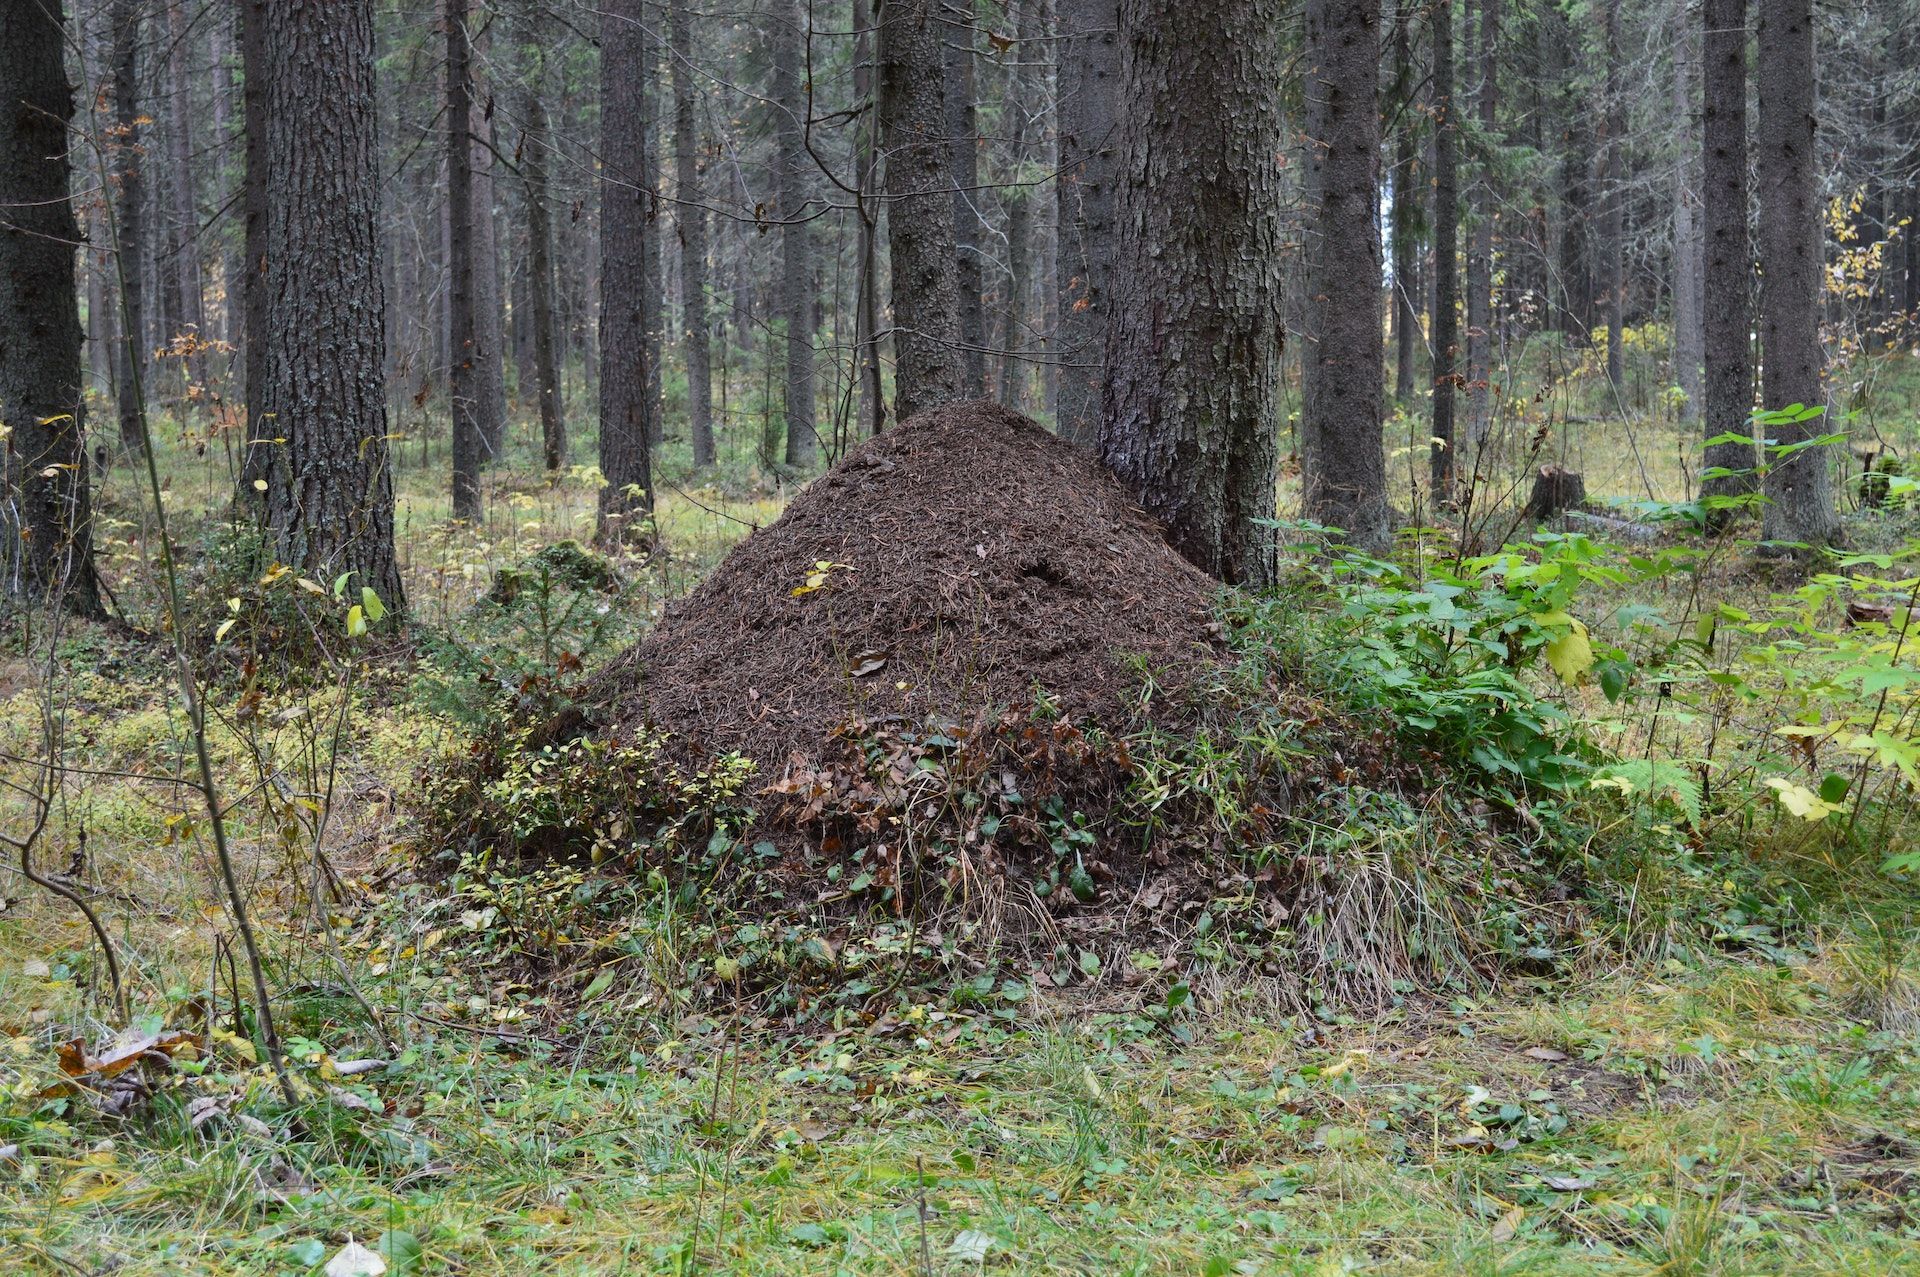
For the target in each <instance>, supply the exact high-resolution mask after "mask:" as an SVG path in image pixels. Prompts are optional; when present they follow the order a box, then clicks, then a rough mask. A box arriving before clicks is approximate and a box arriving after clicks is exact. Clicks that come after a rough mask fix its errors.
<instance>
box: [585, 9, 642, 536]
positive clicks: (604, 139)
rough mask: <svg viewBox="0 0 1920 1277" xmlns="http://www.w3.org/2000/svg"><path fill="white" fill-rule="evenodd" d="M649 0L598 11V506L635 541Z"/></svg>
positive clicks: (610, 527) (607, 532)
mask: <svg viewBox="0 0 1920 1277" xmlns="http://www.w3.org/2000/svg"><path fill="white" fill-rule="evenodd" d="M645 10H646V3H645V0H609V2H608V3H607V5H606V7H605V8H604V9H603V10H602V12H601V17H600V349H601V351H602V355H603V361H604V362H603V365H602V367H601V369H600V473H601V476H602V477H603V479H604V480H605V483H606V486H605V487H603V488H601V489H600V512H599V521H598V526H597V528H596V530H595V539H596V540H597V541H599V542H600V543H601V544H602V545H618V544H622V543H629V544H631V543H638V542H641V541H643V540H644V539H645V537H646V535H647V515H648V513H649V512H650V511H651V510H652V509H653V473H652V467H651V464H650V459H649V457H648V445H649V443H650V441H651V440H652V439H653V437H654V435H655V433H656V431H655V428H654V423H653V412H654V400H653V399H652V397H651V396H650V395H649V394H648V380H649V376H650V373H651V369H649V368H648V366H647V364H648V344H647V318H648V316H647V315H646V314H645V305H644V302H643V297H644V294H645V290H644V289H643V288H636V287H634V286H633V285H634V282H635V281H638V280H640V279H642V278H643V277H644V271H645V263H646V257H647V253H648V249H649V248H650V246H651V245H650V235H649V232H648V229H647V222H648V216H649V212H650V201H649V198H648V189H647V183H648V181H649V180H650V175H651V169H650V166H649V163H648V162H649V160H650V158H651V155H650V148H649V147H648V145H647V131H646V123H647V117H648V109H647V103H646V98H647V77H648V76H649V75H651V74H652V72H653V67H652V66H651V65H649V63H648V61H647V55H648V52H649V50H648V44H649V41H648V39H647V35H646V31H645V28H644V26H643V25H642V24H643V23H644V22H645V19H646V12H645Z"/></svg>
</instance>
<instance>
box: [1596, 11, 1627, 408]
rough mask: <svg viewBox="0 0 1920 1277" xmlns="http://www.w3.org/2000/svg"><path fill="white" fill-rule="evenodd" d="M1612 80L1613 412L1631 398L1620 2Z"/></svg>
mask: <svg viewBox="0 0 1920 1277" xmlns="http://www.w3.org/2000/svg"><path fill="white" fill-rule="evenodd" d="M1606 42H1607V50H1606V57H1607V79H1606V102H1605V104H1604V106H1603V110H1604V111H1605V113H1606V122H1607V161H1606V163H1607V168H1606V176H1605V180H1604V182H1603V186H1604V188H1605V189H1604V190H1603V191H1602V192H1601V198H1602V199H1603V200H1604V201H1605V203H1604V204H1603V205H1602V207H1603V208H1604V210H1605V211H1604V213H1603V214H1602V217H1601V225H1600V241H1601V242H1600V254H1601V269H1603V270H1604V271H1605V272H1606V304H1607V385H1608V388H1609V391H1608V393H1609V394H1610V395H1611V396H1612V402H1611V403H1610V404H1609V407H1610V408H1611V409H1617V410H1620V411H1623V412H1624V410H1625V406H1624V399H1623V396H1624V395H1625V393H1626V381H1625V378H1626V372H1625V368H1626V350H1625V346H1626V340H1625V327H1626V319H1625V317H1626V300H1627V299H1626V291H1627V284H1626V257H1627V251H1626V242H1625V238H1624V234H1623V231H1624V222H1625V215H1626V204H1627V192H1626V184H1625V182H1624V181H1623V180H1622V178H1623V175H1624V166H1623V164H1622V162H1621V157H1622V154H1623V152H1624V150H1625V148H1626V142H1627V139H1626V131H1627V128H1626V118H1625V117H1626V112H1625V109H1624V104H1623V103H1622V101H1621V97H1620V0H1607V17H1606Z"/></svg>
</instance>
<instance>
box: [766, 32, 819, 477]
mask: <svg viewBox="0 0 1920 1277" xmlns="http://www.w3.org/2000/svg"><path fill="white" fill-rule="evenodd" d="M807 21H808V9H807V7H806V5H805V4H804V3H802V2H801V0H781V2H780V6H779V8H778V10H777V11H776V12H775V14H774V16H773V20H772V21H771V22H770V23H769V24H768V34H769V37H770V38H771V39H772V41H773V118H774V130H773V131H774V140H775V142H776V144H777V147H778V154H777V155H776V156H775V157H774V180H775V184H776V185H775V189H776V191H777V194H776V195H775V198H774V203H775V205H776V206H777V207H778V209H779V214H778V215H779V218H780V315H781V318H782V321H783V323H784V326H785V328H786V341H787V390H786V401H785V402H786V423H787V450H786V462H787V464H788V465H790V466H805V465H811V464H812V462H813V459H814V457H815V455H817V452H818V447H817V441H816V438H815V434H814V431H815V429H816V419H815V415H814V402H813V401H814V393H813V226H812V223H811V222H809V221H808V220H807V218H808V215H809V213H810V211H811V210H810V208H809V200H808V198H807V188H808V186H809V185H810V184H809V182H808V181H807V176H808V174H809V172H810V171H811V170H812V167H813V161H812V160H811V159H810V158H809V157H808V155H807V145H806V121H807V115H808V112H809V110H810V109H811V107H810V103H809V101H808V94H807V91H806V90H805V89H803V88H802V87H801V82H800V77H801V66H800V63H801V60H802V57H803V50H802V47H801V46H802V42H803V40H804V39H805V34H806V26H805V24H806V23H807Z"/></svg>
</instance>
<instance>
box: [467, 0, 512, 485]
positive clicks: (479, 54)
mask: <svg viewBox="0 0 1920 1277" xmlns="http://www.w3.org/2000/svg"><path fill="white" fill-rule="evenodd" d="M464 2H465V3H466V4H467V5H468V9H467V22H468V23H469V24H470V25H469V28H468V32H467V35H468V46H467V47H468V62H467V76H468V83H467V103H468V111H469V120H470V123H469V127H468V131H467V137H468V140H469V143H470V145H469V148H468V163H469V164H470V166H471V172H472V178H473V197H472V201H471V203H470V204H469V205H468V212H467V215H468V217H469V219H470V223H469V226H468V230H467V233H468V234H469V235H470V236H471V242H472V258H473V333H474V340H473V345H472V346H471V347H470V348H469V351H470V356H469V357H470V358H471V360H472V363H473V378H472V382H471V386H472V393H473V412H474V419H475V421H476V422H478V424H479V427H480V438H481V441H482V443H483V445H484V448H483V450H482V452H481V464H482V465H492V464H493V463H494V462H496V461H498V460H500V459H501V457H502V454H503V453H504V451H505V448H506V441H507V365H506V354H507V347H506V332H505V324H504V320H505V317H506V308H505V307H504V306H503V305H502V304H501V295H500V237H499V224H498V222H497V221H496V220H495V218H494V215H493V205H494V197H495V190H494V180H493V174H494V158H493V152H494V148H493V108H492V91H491V89H490V87H489V86H488V85H487V84H486V82H485V81H484V80H482V79H481V78H480V76H479V75H478V74H477V73H476V72H475V70H474V68H475V66H476V63H477V64H478V65H480V66H485V65H488V64H490V62H491V60H492V59H491V57H490V52H491V48H490V46H491V44H492V41H491V39H490V37H489V35H488V28H486V27H485V26H481V27H480V28H479V29H478V30H475V29H474V28H473V26H472V25H471V24H473V23H474V22H475V21H476V19H477V18H478V16H479V15H478V14H476V13H475V11H474V9H473V7H472V0H464ZM481 12H482V13H484V10H482V11H481Z"/></svg>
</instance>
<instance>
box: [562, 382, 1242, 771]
mask: <svg viewBox="0 0 1920 1277" xmlns="http://www.w3.org/2000/svg"><path fill="white" fill-rule="evenodd" d="M1217 588H1218V586H1217V584H1216V583H1215V582H1214V581H1213V580H1212V579H1211V578H1209V577H1208V576H1206V574H1204V573H1202V572H1201V571H1199V570H1198V569H1197V568H1195V567H1193V566H1192V565H1190V564H1188V563H1187V562H1186V561H1185V560H1184V559H1182V558H1181V557H1180V556H1179V555H1177V554H1176V553H1174V552H1173V550H1172V549H1171V548H1169V546H1168V545H1167V542H1166V540H1165V539H1164V538H1163V537H1162V536H1161V533H1160V530H1159V528H1158V527H1157V526H1156V525H1155V524H1154V523H1153V521H1152V520H1150V519H1149V518H1147V516H1145V515H1144V514H1142V513H1141V512H1140V511H1139V510H1138V509H1137V508H1136V507H1135V506H1134V505H1133V504H1132V502H1131V501H1130V500H1129V499H1128V497H1127V494H1126V493H1125V492H1124V491H1123V490H1122V489H1121V487H1120V486H1119V484H1117V483H1116V482H1115V481H1114V480H1113V478H1112V476H1111V475H1109V474H1108V473H1107V472H1106V471H1105V470H1104V469H1102V468H1101V467H1100V466H1099V465H1098V464H1097V462H1095V461H1094V460H1093V459H1092V458H1091V457H1090V456H1089V455H1088V454H1087V453H1086V452H1085V451H1083V450H1081V449H1079V448H1076V447H1074V446H1073V445H1071V444H1068V443H1066V442H1064V441H1063V440H1061V439H1059V438H1057V437H1056V436H1054V435H1052V434H1049V433H1048V432H1047V431H1046V430H1044V429H1042V428H1041V427H1040V426H1038V425H1035V424H1034V423H1033V422H1031V421H1029V420H1027V419H1026V418H1025V417H1022V416H1020V415H1018V414H1016V413H1013V412H1010V411H1008V410H1007V409H1005V408H1001V407H999V406H997V405H995V404H992V403H987V402H966V403H957V404H950V405H947V406H946V407H943V408H939V409H935V410H933V411H930V412H926V413H922V414H921V415H920V416H918V417H916V418H914V419H913V420H911V421H908V422H906V423H904V424H903V425H901V426H900V427H899V428H898V429H895V430H891V431H888V432H886V433H885V434H882V435H880V436H879V437H877V438H874V439H871V440H869V441H867V442H866V443H864V444H862V445H861V446H860V447H858V448H856V449H855V450H854V451H853V453H852V454H851V455H850V456H848V457H847V458H846V459H845V460H844V461H842V462H841V463H840V464H839V465H838V466H836V467H834V468H833V470H832V471H830V472H829V473H828V474H826V475H825V476H824V477H822V478H821V479H820V480H818V481H817V482H815V483H814V484H812V485H811V486H810V487H808V488H807V489H806V490H805V491H804V492H802V493H801V494H800V495H799V496H798V497H797V498H795V499H794V501H793V503H792V504H791V505H790V506H789V507H788V508H787V510H786V512H785V513H784V514H783V515H782V516H781V517H780V519H779V521H778V522H776V523H774V524H773V525H772V526H771V527H767V528H763V529H761V530H760V531H758V532H755V533H754V534H753V535H752V536H750V537H749V538H748V539H747V540H746V542H745V543H744V544H742V545H740V546H739V547H738V548H736V549H735V550H734V551H733V553H732V554H730V555H728V556H727V559H726V561H725V562H723V563H722V564H721V565H720V566H719V568H718V569H716V570H715V571H714V573H713V574H712V575H711V576H710V577H708V578H707V580H706V582H705V583H704V584H702V585H701V586H700V588H699V589H697V590H695V591H694V592H693V593H692V594H691V595H690V596H689V597H688V598H686V599H685V600H683V601H682V602H681V603H680V604H678V605H677V606H676V607H674V608H673V609H671V610H670V611H669V612H668V614H667V616H666V617H665V619H664V620H662V621H661V623H660V625H659V627H658V628H657V629H656V630H655V631H654V632H653V633H652V634H651V635H650V636H649V637H648V638H646V639H645V640H644V641H642V642H640V643H639V644H637V645H636V646H635V647H634V648H633V649H632V650H630V651H629V652H628V653H627V654H626V655H624V656H623V657H621V658H620V659H619V660H617V661H615V662H614V663H613V665H612V666H611V667H610V668H609V669H608V670H606V671H605V672H604V673H603V674H602V675H601V676H600V677H599V678H598V679H596V680H595V684H594V687H593V688H592V689H591V691H590V692H589V695H588V700H589V701H590V702H598V704H597V705H596V710H597V711H598V712H597V713H596V717H598V718H599V719H600V720H601V721H602V722H604V723H607V724H610V725H626V726H634V725H641V724H644V725H646V726H648V727H652V728H657V729H660V730H663V731H665V732H668V733H670V734H671V736H672V737H673V738H674V739H675V740H676V741H677V742H680V746H679V748H676V750H675V752H676V753H680V752H681V750H685V751H686V753H687V755H688V756H690V757H694V758H698V757H700V756H703V755H704V756H709V757H710V756H717V755H720V754H723V753H727V752H738V753H741V754H744V755H746V756H747V757H749V758H752V759H753V760H754V762H755V763H756V764H757V765H758V772H757V774H758V777H759V779H760V780H761V781H762V782H763V783H775V782H778V781H779V780H781V779H782V778H783V777H785V776H787V775H788V774H789V772H790V769H792V768H794V767H796V766H805V765H810V764H813V763H817V762H818V761H819V760H820V759H821V758H822V756H823V751H826V750H827V749H828V746H829V743H830V742H831V741H833V740H834V739H835V736H836V733H838V732H841V731H842V729H844V728H846V727H847V726H848V725H849V724H853V723H860V724H864V725H867V726H869V727H875V728H885V727H888V726H895V725H905V726H908V727H925V726H929V725H938V726H945V725H954V726H961V727H966V726H969V725H971V724H973V723H974V722H975V720H977V719H978V718H979V717H980V716H981V715H982V714H983V713H990V712H999V711H1004V710H1006V709H1009V708H1014V707H1020V706H1032V705H1035V704H1036V701H1038V703H1040V704H1041V705H1042V706H1043V707H1044V708H1045V710H1046V712H1047V713H1048V714H1050V715H1053V716H1058V717H1064V718H1066V719H1068V720H1070V721H1073V722H1076V723H1082V724H1097V725H1100V726H1103V727H1106V728H1109V729H1119V728H1122V727H1124V726H1125V725H1126V723H1127V721H1128V719H1129V718H1130V717H1131V715H1132V713H1133V709H1132V706H1133V704H1134V703H1135V702H1136V700H1137V697H1138V694H1139V689H1140V685H1141V682H1142V678H1141V674H1140V672H1139V671H1140V669H1141V668H1144V669H1146V670H1148V671H1150V672H1151V675H1152V677H1153V679H1154V680H1155V681H1156V682H1157V683H1158V684H1160V685H1161V686H1163V687H1165V688H1167V689H1168V690H1169V691H1177V690H1178V689H1179V688H1181V687H1182V686H1184V685H1185V684H1186V683H1187V682H1188V680H1189V679H1190V678H1191V676H1192V675H1193V673H1194V671H1195V668H1196V665H1197V664H1198V663H1201V662H1206V661H1209V660H1210V659H1211V655H1210V652H1211V644H1212V641H1213V637H1214V633H1213V627H1211V626H1210V623H1209V607H1210V604H1211V601H1212V598H1213V595H1214V593H1215V591H1216V590H1217ZM1142 658H1143V659H1144V666H1142V665H1141V659H1142Z"/></svg>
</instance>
